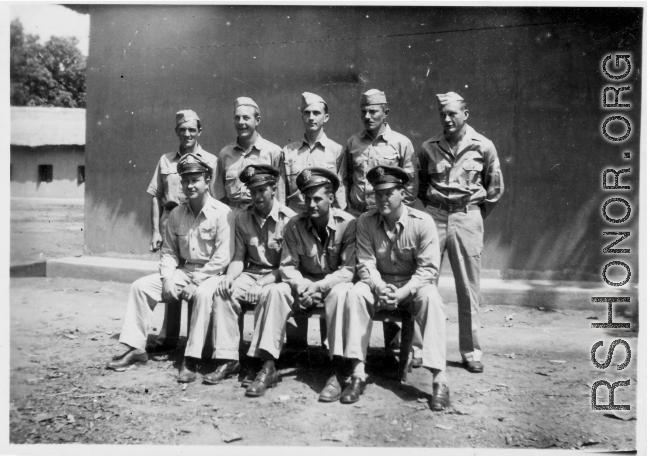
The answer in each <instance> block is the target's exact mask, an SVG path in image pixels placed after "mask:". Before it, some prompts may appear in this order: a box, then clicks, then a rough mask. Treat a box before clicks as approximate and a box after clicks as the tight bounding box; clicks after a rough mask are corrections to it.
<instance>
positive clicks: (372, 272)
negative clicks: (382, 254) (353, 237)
mask: <svg viewBox="0 0 650 456" xmlns="http://www.w3.org/2000/svg"><path fill="white" fill-rule="evenodd" d="M373 223H374V218H371V217H361V218H360V219H359V220H358V221H357V242H356V245H357V272H358V273H359V279H361V281H362V282H363V283H365V284H366V285H368V286H369V287H370V289H371V290H373V291H375V290H376V288H377V287H378V286H383V284H384V281H383V280H382V278H381V274H380V273H379V270H377V258H376V257H375V249H374V246H373V242H372V233H371V232H370V228H371V224H373Z"/></svg>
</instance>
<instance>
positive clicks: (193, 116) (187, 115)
mask: <svg viewBox="0 0 650 456" xmlns="http://www.w3.org/2000/svg"><path fill="white" fill-rule="evenodd" d="M190 120H196V121H199V122H201V119H199V115H198V114H197V113H195V112H194V111H192V110H191V109H183V110H182V111H178V112H177V113H176V126H177V127H178V126H179V125H180V124H182V123H183V122H189V121H190Z"/></svg>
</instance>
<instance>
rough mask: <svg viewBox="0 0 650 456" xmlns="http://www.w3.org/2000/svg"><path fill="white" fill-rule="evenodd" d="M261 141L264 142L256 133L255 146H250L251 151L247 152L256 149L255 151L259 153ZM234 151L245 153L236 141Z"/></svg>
mask: <svg viewBox="0 0 650 456" xmlns="http://www.w3.org/2000/svg"><path fill="white" fill-rule="evenodd" d="M262 141H264V138H262V135H260V134H259V132H257V139H256V140H255V144H253V145H252V146H251V150H250V151H248V152H249V153H250V152H251V151H252V150H253V149H257V150H259V151H261V150H262ZM235 149H239V150H241V151H242V152H245V151H244V149H243V148H242V147H241V146H240V145H239V143H238V142H237V140H235Z"/></svg>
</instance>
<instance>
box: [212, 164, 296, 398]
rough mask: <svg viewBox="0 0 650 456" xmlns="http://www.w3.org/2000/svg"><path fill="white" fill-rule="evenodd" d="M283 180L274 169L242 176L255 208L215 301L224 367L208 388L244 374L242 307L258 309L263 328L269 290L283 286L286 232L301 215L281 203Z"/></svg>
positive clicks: (258, 168) (242, 219) (243, 224)
mask: <svg viewBox="0 0 650 456" xmlns="http://www.w3.org/2000/svg"><path fill="white" fill-rule="evenodd" d="M279 176H280V171H279V170H278V169H276V168H273V167H272V166H269V165H250V166H247V167H246V168H245V169H244V171H242V173H241V174H240V175H239V179H240V180H241V181H242V183H243V184H244V185H246V187H247V188H248V190H249V191H250V194H251V197H252V199H253V204H252V205H251V206H250V207H249V208H248V209H246V210H243V211H240V212H239V213H238V214H237V216H236V221H235V256H234V257H233V259H232V262H231V263H230V265H229V266H228V272H227V273H226V275H225V277H224V280H223V281H222V282H221V283H220V284H219V288H218V289H217V293H216V294H215V297H214V326H213V332H212V334H213V337H214V346H215V353H214V357H215V358H217V359H218V360H219V367H218V368H217V370H216V371H215V372H214V373H212V374H209V375H205V376H204V377H203V382H204V383H208V384H212V385H214V384H217V383H219V382H221V381H222V380H224V379H225V378H228V377H229V376H231V375H235V374H237V373H238V372H239V370H240V364H239V342H240V338H241V334H240V332H239V324H238V319H239V315H240V314H241V304H242V303H249V304H253V305H255V306H256V309H255V327H256V328H258V327H259V326H260V325H261V322H260V321H259V319H260V315H261V312H260V309H261V308H263V305H259V302H260V300H261V299H262V297H264V298H266V297H268V293H266V292H265V291H267V290H268V288H269V286H270V285H271V284H274V283H276V282H279V281H280V269H279V268H280V252H281V249H282V244H283V239H284V229H285V226H286V225H287V223H288V222H289V219H290V218H291V217H293V216H294V215H296V214H295V213H294V212H293V211H292V210H291V209H289V208H288V207H286V206H285V205H284V204H282V203H280V202H279V201H278V200H276V199H275V193H276V189H277V182H278V178H279ZM253 340H255V335H254V336H253ZM257 367H258V368H257V369H254V370H253V374H252V377H253V378H250V377H251V376H250V375H248V376H247V379H246V380H245V381H244V383H243V384H246V386H248V384H250V383H251V382H252V381H253V380H254V378H255V374H257V371H258V370H259V366H257Z"/></svg>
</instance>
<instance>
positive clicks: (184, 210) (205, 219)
mask: <svg viewBox="0 0 650 456" xmlns="http://www.w3.org/2000/svg"><path fill="white" fill-rule="evenodd" d="M177 172H178V174H179V176H180V178H181V182H180V183H181V188H182V189H183V193H184V195H185V197H186V201H185V202H183V203H181V204H180V205H179V206H177V207H176V208H174V210H172V212H171V214H170V215H169V219H168V220H167V224H166V226H165V238H164V242H163V244H162V254H161V257H160V264H159V268H160V272H159V273H157V274H152V275H148V276H145V277H142V278H141V279H138V280H136V281H135V282H134V283H133V285H131V291H130V293H129V298H128V302H127V306H126V313H125V316H124V323H123V325H122V331H121V333H120V342H121V343H123V344H125V345H126V346H127V347H128V350H127V351H126V352H124V353H123V354H122V355H119V356H116V357H114V358H113V360H111V361H110V362H109V363H108V364H107V367H108V368H109V369H122V368H125V367H128V366H130V365H131V364H136V363H138V364H142V363H146V362H147V353H146V347H145V345H146V341H147V326H148V325H149V323H150V322H151V319H152V317H153V310H154V308H155V306H156V304H157V303H158V302H164V303H170V302H179V301H180V300H186V301H192V302H193V305H194V312H192V319H191V322H190V331H189V334H188V339H187V346H186V348H185V357H184V359H183V366H182V368H181V372H180V374H179V376H178V381H179V382H182V383H184V382H191V381H193V380H195V379H196V371H197V363H198V361H199V359H200V358H201V352H202V349H203V343H204V341H205V337H206V332H207V329H208V320H209V316H210V310H211V309H212V297H213V296H214V293H215V291H216V290H217V286H218V284H219V282H220V281H221V280H222V278H221V277H220V274H222V273H223V272H224V271H225V269H226V266H227V265H228V263H230V259H231V257H232V252H233V249H234V245H233V244H234V236H233V235H232V233H231V231H232V228H233V226H234V220H233V214H232V211H231V210H230V209H229V208H228V207H227V206H225V205H224V204H222V203H220V202H219V201H217V200H215V199H214V198H212V197H211V196H210V193H209V191H208V189H209V187H210V181H211V177H212V175H213V170H212V168H211V167H210V165H209V164H208V162H207V161H206V160H205V158H204V157H203V156H202V155H199V154H197V153H193V152H190V153H188V154H185V155H183V157H181V159H180V160H179V161H178V165H177Z"/></svg>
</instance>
